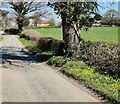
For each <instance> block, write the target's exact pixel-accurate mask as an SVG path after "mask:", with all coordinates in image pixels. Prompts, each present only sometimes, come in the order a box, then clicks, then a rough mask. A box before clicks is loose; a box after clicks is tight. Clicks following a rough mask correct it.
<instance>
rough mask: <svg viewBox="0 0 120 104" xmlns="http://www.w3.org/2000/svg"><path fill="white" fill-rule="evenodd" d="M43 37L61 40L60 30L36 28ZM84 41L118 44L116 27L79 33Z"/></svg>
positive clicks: (93, 28) (94, 28) (95, 28)
mask: <svg viewBox="0 0 120 104" xmlns="http://www.w3.org/2000/svg"><path fill="white" fill-rule="evenodd" d="M36 30H37V31H39V32H40V33H41V34H42V35H43V36H47V37H53V38H55V39H59V40H62V28H41V29H40V28H36ZM81 34H82V37H83V38H84V39H85V40H91V41H106V42H110V43H117V42H118V35H120V33H119V34H118V27H92V28H90V29H89V30H88V31H87V32H86V31H84V30H82V31H81Z"/></svg>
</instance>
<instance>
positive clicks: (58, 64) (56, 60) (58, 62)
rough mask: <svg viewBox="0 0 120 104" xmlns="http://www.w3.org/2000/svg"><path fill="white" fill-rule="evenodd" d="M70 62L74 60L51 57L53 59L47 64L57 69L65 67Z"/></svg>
mask: <svg viewBox="0 0 120 104" xmlns="http://www.w3.org/2000/svg"><path fill="white" fill-rule="evenodd" d="M70 60H72V59H71V58H64V57H62V56H53V57H51V58H50V59H49V60H48V62H47V64H48V65H54V66H56V67H61V66H63V65H64V64H65V63H66V62H68V61H70Z"/></svg>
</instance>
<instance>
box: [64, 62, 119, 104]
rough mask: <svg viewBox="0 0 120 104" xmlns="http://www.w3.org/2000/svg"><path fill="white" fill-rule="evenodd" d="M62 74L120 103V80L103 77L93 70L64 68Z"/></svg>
mask: <svg viewBox="0 0 120 104" xmlns="http://www.w3.org/2000/svg"><path fill="white" fill-rule="evenodd" d="M66 64H67V63H66ZM62 72H63V73H64V74H66V75H68V76H70V77H73V78H74V79H76V80H80V81H82V82H84V83H85V85H86V86H88V87H90V88H92V89H93V90H95V91H97V92H98V93H99V94H101V95H103V96H105V98H108V99H109V100H110V101H112V102H114V103H115V104H117V103H118V102H120V96H119V95H120V94H119V91H120V79H113V78H112V77H110V76H107V75H102V74H100V73H98V72H96V71H95V69H93V68H86V69H82V68H81V69H79V68H75V67H74V68H70V67H69V68H63V69H62Z"/></svg>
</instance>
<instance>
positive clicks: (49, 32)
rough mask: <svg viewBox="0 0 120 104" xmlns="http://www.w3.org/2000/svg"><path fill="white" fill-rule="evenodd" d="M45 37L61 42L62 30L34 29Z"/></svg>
mask: <svg viewBox="0 0 120 104" xmlns="http://www.w3.org/2000/svg"><path fill="white" fill-rule="evenodd" d="M36 30H37V31H38V32H40V33H41V34H42V35H43V36H45V37H52V38H55V39H58V40H62V28H36Z"/></svg>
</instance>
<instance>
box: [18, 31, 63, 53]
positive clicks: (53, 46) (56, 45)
mask: <svg viewBox="0 0 120 104" xmlns="http://www.w3.org/2000/svg"><path fill="white" fill-rule="evenodd" d="M33 31H35V30H33ZM20 38H25V39H27V40H31V41H33V42H34V43H35V44H36V45H37V47H39V48H40V49H41V50H42V51H53V52H54V53H56V55H63V45H64V44H63V41H60V40H57V39H53V38H51V37H42V36H41V35H40V34H35V32H34V34H31V32H30V31H23V32H22V34H21V35H20Z"/></svg>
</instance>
